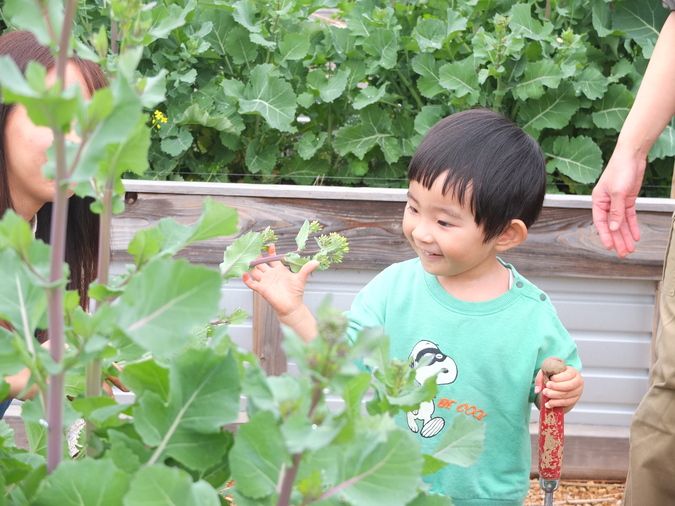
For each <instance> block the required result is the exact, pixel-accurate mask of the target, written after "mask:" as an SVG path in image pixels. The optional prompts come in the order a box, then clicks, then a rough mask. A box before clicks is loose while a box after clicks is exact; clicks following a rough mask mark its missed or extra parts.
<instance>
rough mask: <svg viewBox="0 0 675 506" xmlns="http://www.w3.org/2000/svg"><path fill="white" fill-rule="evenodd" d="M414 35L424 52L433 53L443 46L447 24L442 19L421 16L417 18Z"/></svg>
mask: <svg viewBox="0 0 675 506" xmlns="http://www.w3.org/2000/svg"><path fill="white" fill-rule="evenodd" d="M412 36H413V38H414V39H415V40H416V41H417V45H418V46H419V48H420V51H421V52H422V53H431V52H433V51H435V50H437V49H441V48H442V47H443V42H444V41H445V37H446V36H447V26H446V24H445V23H444V22H443V21H441V20H440V19H436V18H422V17H420V18H418V19H417V25H415V28H414V29H413V32H412Z"/></svg>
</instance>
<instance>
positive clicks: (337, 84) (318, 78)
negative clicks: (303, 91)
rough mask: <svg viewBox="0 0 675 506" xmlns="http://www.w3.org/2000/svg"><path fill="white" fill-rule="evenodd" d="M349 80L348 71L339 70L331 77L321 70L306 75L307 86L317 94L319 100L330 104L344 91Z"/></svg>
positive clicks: (346, 69)
mask: <svg viewBox="0 0 675 506" xmlns="http://www.w3.org/2000/svg"><path fill="white" fill-rule="evenodd" d="M348 80H349V69H348V68H345V69H340V70H338V71H337V72H336V73H335V74H333V75H326V72H324V71H323V70H312V71H311V72H310V73H309V74H307V84H308V85H309V86H310V87H312V88H314V89H315V90H317V91H318V92H319V96H320V97H321V100H323V101H324V102H327V103H330V102H333V101H334V100H335V99H336V98H338V97H339V96H340V95H342V93H343V92H344V91H345V88H346V86H347V81H348Z"/></svg>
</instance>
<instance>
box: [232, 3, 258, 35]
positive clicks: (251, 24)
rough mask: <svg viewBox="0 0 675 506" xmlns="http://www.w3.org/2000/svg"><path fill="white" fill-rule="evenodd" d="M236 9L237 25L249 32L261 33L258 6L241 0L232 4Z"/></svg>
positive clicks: (234, 14) (234, 15)
mask: <svg viewBox="0 0 675 506" xmlns="http://www.w3.org/2000/svg"><path fill="white" fill-rule="evenodd" d="M232 7H234V13H233V15H232V16H233V17H234V19H235V21H237V23H239V24H240V25H241V26H243V27H244V28H246V29H247V30H248V31H249V32H252V33H258V32H260V25H259V24H258V22H257V21H256V19H255V18H256V14H257V11H256V6H255V3H254V2H252V1H251V0H239V1H238V2H235V3H234V4H232Z"/></svg>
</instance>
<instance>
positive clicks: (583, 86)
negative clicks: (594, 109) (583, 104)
mask: <svg viewBox="0 0 675 506" xmlns="http://www.w3.org/2000/svg"><path fill="white" fill-rule="evenodd" d="M608 84H609V79H607V78H606V77H605V76H604V75H603V74H602V72H600V70H599V69H598V68H597V67H594V66H589V67H586V68H585V69H584V70H583V71H582V72H581V74H580V75H579V76H578V77H577V78H576V79H575V80H574V81H572V86H574V91H576V92H577V93H583V94H584V95H585V96H586V97H587V98H590V99H591V100H595V99H597V98H602V96H603V95H604V94H605V91H607V85H608Z"/></svg>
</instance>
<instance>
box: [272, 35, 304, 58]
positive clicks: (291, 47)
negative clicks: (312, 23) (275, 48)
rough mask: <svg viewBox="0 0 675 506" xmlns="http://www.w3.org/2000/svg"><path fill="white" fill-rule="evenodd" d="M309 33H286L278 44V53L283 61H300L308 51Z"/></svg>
mask: <svg viewBox="0 0 675 506" xmlns="http://www.w3.org/2000/svg"><path fill="white" fill-rule="evenodd" d="M309 35H310V34H309V32H306V31H304V32H300V33H287V34H285V35H284V36H283V38H282V39H281V42H279V52H280V53H281V58H282V59H284V60H302V59H303V58H304V57H305V56H307V52H308V51H309Z"/></svg>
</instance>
